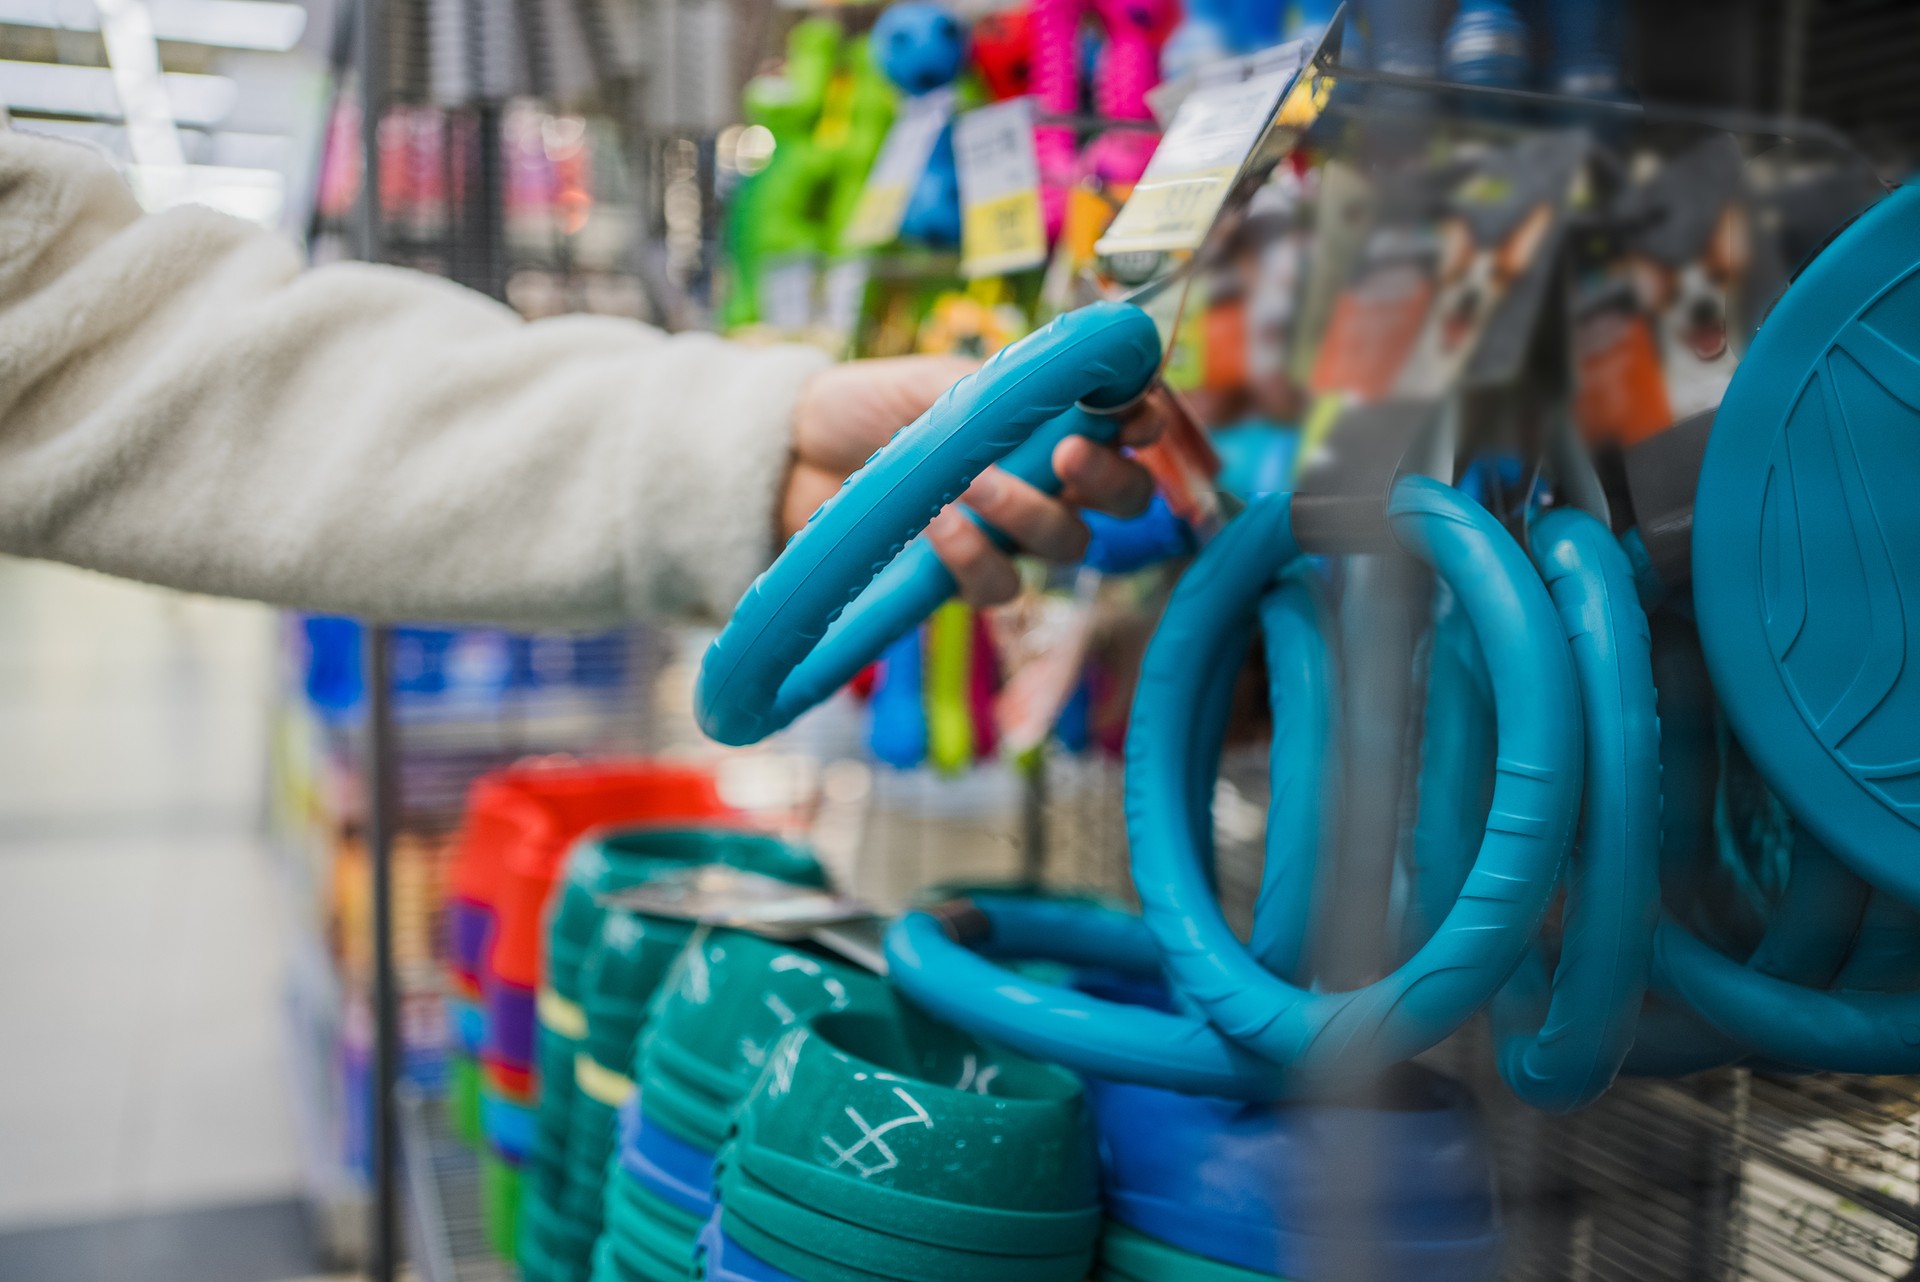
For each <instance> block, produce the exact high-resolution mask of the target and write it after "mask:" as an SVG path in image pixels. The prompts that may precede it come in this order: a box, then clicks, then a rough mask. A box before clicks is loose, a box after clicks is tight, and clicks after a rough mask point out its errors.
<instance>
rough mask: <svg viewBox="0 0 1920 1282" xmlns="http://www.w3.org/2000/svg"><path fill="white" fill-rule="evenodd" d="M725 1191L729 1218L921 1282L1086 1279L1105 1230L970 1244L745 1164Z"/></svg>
mask: <svg viewBox="0 0 1920 1282" xmlns="http://www.w3.org/2000/svg"><path fill="white" fill-rule="evenodd" d="M718 1193H719V1202H720V1205H721V1206H723V1207H725V1208H726V1216H727V1220H728V1222H729V1223H732V1222H733V1221H735V1220H744V1221H745V1222H747V1223H748V1224H751V1225H752V1226H753V1227H754V1228H756V1229H759V1230H760V1231H761V1232H762V1233H765V1234H768V1235H769V1236H772V1237H777V1238H778V1239H779V1240H780V1241H782V1242H785V1243H787V1244H788V1245H789V1246H797V1247H800V1248H802V1249H804V1250H806V1251H808V1252H810V1253H812V1254H816V1255H822V1256H826V1257H828V1258H829V1259H834V1260H841V1261H844V1262H846V1263H849V1264H852V1265H854V1267H856V1268H863V1267H868V1266H873V1267H872V1268H871V1271H873V1272H883V1271H884V1272H886V1273H889V1274H892V1275H894V1276H896V1277H903V1278H912V1279H915V1282H977V1279H979V1278H982V1277H993V1278H995V1279H1004V1280H1005V1282H1080V1279H1082V1278H1084V1277H1086V1274H1087V1268H1088V1267H1089V1266H1090V1265H1091V1264H1092V1263H1093V1243H1094V1238H1095V1237H1096V1236H1097V1233H1098V1229H1097V1227H1096V1228H1095V1229H1094V1230H1092V1231H1089V1232H1086V1233H1084V1234H1082V1235H1081V1236H1082V1244H1081V1245H1080V1246H1077V1247H1073V1248H1070V1249H1068V1250H1066V1251H1063V1252H1049V1253H1048V1254H1045V1255H1026V1254H1011V1253H1007V1252H1001V1251H980V1250H969V1249H967V1248H965V1247H952V1246H943V1245H935V1244H933V1243H929V1242H923V1241H920V1240H919V1239H917V1238H913V1237H905V1236H902V1235H900V1234H897V1233H889V1232H886V1231H884V1230H880V1229H873V1228H868V1227H866V1226H865V1225H862V1224H857V1223H854V1222H853V1221H851V1220H847V1219H844V1218H842V1217H840V1216H838V1215H835V1214H833V1213H832V1212H831V1211H828V1210H823V1209H818V1208H817V1207H815V1206H809V1205H806V1204H803V1203H801V1202H797V1201H795V1200H793V1199H792V1198H788V1197H785V1196H783V1195H781V1194H780V1193H779V1192H777V1191H775V1190H773V1189H770V1188H768V1187H767V1186H766V1185H764V1184H762V1183H761V1182H760V1181H758V1180H756V1179H754V1178H753V1177H752V1176H751V1175H749V1174H748V1173H747V1172H745V1171H742V1170H739V1169H738V1168H727V1169H723V1170H722V1171H721V1172H720V1179H719V1187H718Z"/></svg>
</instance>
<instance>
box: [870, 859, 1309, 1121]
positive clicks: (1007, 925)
mask: <svg viewBox="0 0 1920 1282" xmlns="http://www.w3.org/2000/svg"><path fill="white" fill-rule="evenodd" d="M967 906H968V907H969V908H970V909H972V910H973V911H972V913H971V914H970V915H971V916H973V917H975V919H976V932H975V933H974V935H973V937H971V938H970V939H969V940H968V942H967V943H962V942H958V941H956V940H955V939H954V937H953V936H952V935H949V934H948V933H947V928H946V926H945V925H943V924H942V922H941V921H940V920H939V919H938V918H936V917H935V916H934V915H932V914H931V913H928V912H925V911H915V912H909V913H907V914H906V915H905V916H904V917H902V918H900V920H899V921H897V922H895V923H894V924H893V926H892V927H891V928H890V929H889V930H888V931H887V941H886V952H887V974H888V977H889V979H890V980H891V981H892V982H893V983H894V984H895V985H896V986H897V987H898V988H899V989H900V990H901V992H903V993H905V994H906V996H907V998H908V999H909V1000H910V1001H912V1002H913V1004H914V1005H916V1006H918V1007H920V1008H921V1009H922V1010H925V1011H926V1012H927V1013H928V1014H930V1015H933V1016H934V1017H935V1018H937V1019H941V1020H945V1021H946V1022H948V1023H950V1024H953V1025H955V1026H957V1027H960V1028H964V1029H965V1030H967V1031H968V1032H970V1033H973V1034H974V1035H975V1036H978V1037H983V1038H986V1039H987V1040H989V1041H995V1042H999V1043H1001V1044H1002V1045H1005V1046H1010V1047H1012V1048H1013V1049H1014V1050H1017V1051H1020V1052H1021V1053H1023V1054H1026V1055H1032V1056H1034V1057H1035V1058H1038V1059H1044V1060H1048V1061H1050V1062H1052V1063H1057V1064H1063V1065H1065V1066H1066V1067H1069V1068H1071V1069H1073V1070H1074V1071H1076V1072H1080V1073H1085V1074H1088V1075H1089V1076H1092V1077H1100V1078H1105V1079H1107V1080H1109V1081H1117V1082H1136V1083H1140V1084H1142V1085H1149V1086H1159V1087H1164V1088H1166V1089H1168V1090H1177V1091H1185V1092H1187V1093H1189V1094H1193V1095H1220V1096H1227V1097H1230V1098H1234V1099H1251V1100H1261V1099H1276V1098H1279V1097H1281V1096H1282V1095H1284V1094H1285V1093H1286V1091H1287V1083H1286V1080H1285V1075H1284V1074H1283V1073H1282V1071H1281V1069H1280V1068H1279V1067H1278V1066H1277V1065H1275V1064H1272V1063H1270V1062H1268V1061H1266V1060H1264V1059H1261V1058H1260V1057H1259V1056H1257V1055H1255V1054H1253V1053H1252V1052H1251V1051H1249V1050H1247V1049H1245V1048H1244V1047H1241V1046H1237V1045H1235V1044H1234V1043H1233V1042H1231V1041H1229V1040H1227V1039H1226V1038H1225V1037H1222V1036H1221V1035H1220V1033H1219V1031H1218V1030H1216V1029H1215V1028H1214V1027H1213V1026H1212V1025H1210V1024H1208V1023H1207V1022H1206V1020H1204V1019H1202V1018H1200V1017H1199V1016H1196V1015H1192V1014H1183V1013H1169V1012H1167V1011H1160V1010H1154V1009H1151V1008H1149V1007H1145V1006H1131V1005H1126V1004H1123V1003H1120V1002H1113V1001H1107V1000H1105V999H1103V998H1098V997H1093V996H1089V995H1088V994H1086V993H1082V992H1080V991H1078V990H1076V989H1072V988H1068V987H1067V986H1065V985H1064V984H1051V983H1046V982H1044V981H1041V980H1038V979H1034V978H1031V977H1029V976H1025V975H1016V974H1014V973H1013V972H1011V971H1009V970H1007V969H1006V968H1005V967H1003V966H1001V965H999V964H998V963H997V962H996V961H994V960H991V959H992V958H1005V959H1008V960H1016V959H1017V960H1022V961H1034V960H1045V961H1057V962H1064V963H1067V964H1069V965H1074V966H1081V967H1090V968H1096V969H1100V970H1107V971H1113V972H1117V973H1119V974H1121V975H1123V976H1126V977H1128V978H1132V979H1144V980H1155V979H1158V978H1159V977H1160V974H1161V970H1160V952H1159V948H1158V946H1157V945H1156V944H1155V942H1154V939H1153V935H1152V933H1151V932H1149V931H1148V930H1147V928H1146V926H1145V925H1144V924H1143V923H1142V922H1141V921H1140V919H1139V918H1137V917H1131V916H1128V915H1127V914H1126V913H1122V912H1117V911H1115V910H1114V909H1111V908H1100V907H1097V906H1095V905H1091V904H1066V903H1057V902H1049V901H1047V900H1043V899H1030V898H1018V897H1013V896H998V895H976V896H974V897H972V898H971V899H970V900H969V901H967Z"/></svg>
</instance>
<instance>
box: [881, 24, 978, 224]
mask: <svg viewBox="0 0 1920 1282" xmlns="http://www.w3.org/2000/svg"><path fill="white" fill-rule="evenodd" d="M871 47H872V49H873V52H874V56H875V57H876V59H877V60H878V62H879V65H880V70H881V71H882V72H884V73H885V74H886V77H887V79H889V80H891V81H892V82H893V83H894V84H895V85H897V86H899V88H900V92H902V93H904V94H906V95H908V96H909V97H920V96H922V95H924V94H929V93H932V92H934V91H935V90H937V89H942V88H945V87H946V86H947V85H950V84H952V83H953V81H954V78H955V77H956V76H958V75H959V74H960V69H961V67H962V66H963V65H964V64H965V62H966V53H967V32H966V28H965V27H963V26H962V25H961V24H960V20H959V19H958V18H956V17H955V16H954V15H953V14H952V12H951V11H949V10H948V9H946V8H945V7H944V6H942V5H937V4H928V3H926V2H925V0H907V2H906V3H903V4H896V5H893V6H891V7H889V8H888V9H886V10H885V11H884V12H883V13H882V14H881V15H880V19H879V21H877V22H875V23H874V24H873V36H872V46H871ZM900 235H901V237H902V239H905V240H910V241H916V242H918V243H920V244H923V245H930V246H933V247H935V248H941V249H950V248H952V247H954V246H956V245H958V244H959V243H960V174H959V169H958V168H957V166H956V164H955V162H954V156H953V126H952V125H951V124H948V125H947V127H946V128H944V129H942V130H941V131H940V138H939V141H938V142H936V143H935V144H934V147H933V153H932V155H931V156H929V157H928V159H927V168H926V170H925V172H923V173H922V174H921V175H920V181H919V182H918V183H917V184H916V185H915V186H914V189H913V194H912V195H911V196H910V197H909V198H908V200H907V209H906V213H905V214H904V215H903V216H902V218H901V220H900Z"/></svg>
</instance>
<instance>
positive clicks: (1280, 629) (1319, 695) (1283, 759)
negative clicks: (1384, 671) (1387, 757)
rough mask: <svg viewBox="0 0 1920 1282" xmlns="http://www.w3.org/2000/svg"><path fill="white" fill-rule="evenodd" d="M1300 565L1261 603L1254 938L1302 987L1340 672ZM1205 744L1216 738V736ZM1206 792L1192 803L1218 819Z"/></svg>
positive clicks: (1265, 957) (1332, 773) (1333, 767)
mask: <svg viewBox="0 0 1920 1282" xmlns="http://www.w3.org/2000/svg"><path fill="white" fill-rule="evenodd" d="M1303 570H1304V567H1299V568H1296V570H1295V571H1294V572H1292V573H1289V574H1288V575H1287V576H1286V577H1285V578H1283V579H1282V580H1281V582H1280V585H1279V586H1278V587H1276V588H1274V589H1273V590H1272V591H1271V592H1269V593H1267V595H1266V596H1265V597H1264V598H1263V599H1262V600H1261V602H1260V634H1261V636H1262V638H1263V639H1264V641H1265V653H1266V660H1267V703H1268V706H1269V707H1271V708H1272V709H1273V738H1272V741H1271V746H1270V748H1269V751H1268V754H1267V782H1268V792H1269V795H1270V797H1271V800H1270V801H1269V803H1268V807H1267V844H1266V860H1265V862H1264V866H1263V867H1262V869H1261V877H1260V893H1259V896H1258V897H1257V898H1256V899H1255V900H1254V908H1253V936H1252V939H1251V940H1250V941H1249V943H1250V945H1251V947H1252V949H1253V955H1254V956H1255V957H1257V958H1259V959H1260V964H1261V965H1262V966H1265V967H1266V968H1267V969H1268V970H1269V971H1272V972H1273V973H1274V974H1276V975H1279V976H1280V977H1281V978H1283V979H1287V980H1290V981H1292V982H1294V983H1304V982H1306V980H1307V979H1308V978H1309V977H1310V972H1311V969H1312V960H1313V958H1312V950H1313V937H1312V931H1313V926H1314V923H1315V921H1316V917H1315V912H1314V910H1315V906H1316V904H1315V900H1316V892H1318V890H1319V888H1320V886H1321V884H1322V877H1321V872H1322V870H1323V869H1324V867H1325V864H1326V860H1327V857H1328V855H1329V853H1330V852H1329V850H1328V843H1329V839H1330V832H1329V830H1330V829H1331V828H1332V827H1333V825H1334V824H1335V823H1337V822H1338V817H1339V815H1340V789H1341V783H1342V779H1341V776H1342V771H1341V770H1340V768H1339V763H1340V726H1339V721H1340V716H1339V709H1340V700H1339V695H1338V691H1339V690H1340V669H1339V661H1338V657H1337V654H1336V649H1335V647H1334V646H1332V645H1330V644H1329V643H1328V637H1329V636H1331V635H1332V633H1333V628H1334V622H1333V611H1332V610H1331V609H1329V608H1328V606H1327V602H1326V599H1325V596H1324V594H1323V593H1322V592H1321V591H1320V589H1319V587H1318V585H1317V584H1316V583H1315V582H1314V580H1313V578H1312V576H1311V575H1310V574H1308V573H1305V572H1303ZM1202 733H1203V734H1206V735H1207V739H1206V742H1212V741H1213V740H1214V739H1215V738H1216V737H1218V736H1215V735H1213V734H1212V733H1211V732H1210V731H1203V732H1202ZM1208 784H1209V792H1208V794H1207V795H1205V796H1203V797H1197V798H1196V799H1195V800H1196V801H1197V802H1199V803H1200V808H1201V813H1204V814H1206V815H1208V816H1211V814H1212V796H1211V784H1212V780H1208Z"/></svg>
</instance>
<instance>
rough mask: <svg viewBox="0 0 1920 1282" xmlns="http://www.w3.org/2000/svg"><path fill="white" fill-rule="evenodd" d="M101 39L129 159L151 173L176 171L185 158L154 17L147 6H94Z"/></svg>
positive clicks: (106, 1) (128, 1)
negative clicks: (155, 35)
mask: <svg viewBox="0 0 1920 1282" xmlns="http://www.w3.org/2000/svg"><path fill="white" fill-rule="evenodd" d="M96 5H97V7H98V8H99V10H100V36H101V39H102V40H103V41H105V43H106V46H107V69H108V70H109V71H111V72H112V73H113V87H114V90H115V92H117V93H118V94H119V95H120V115H121V116H122V117H123V118H124V119H125V120H126V122H127V145H128V146H129V147H131V148H132V149H133V158H134V160H136V161H137V162H139V163H140V164H142V165H146V166H148V167H150V168H154V169H181V168H184V167H185V166H186V163H187V154H186V152H184V151H182V150H181V148H180V131H179V129H177V128H175V126H174V123H173V103H172V102H171V101H169V99H168V97H167V86H166V82H165V81H163V80H162V79H161V78H160V46H159V44H158V43H157V42H155V40H154V38H153V15H152V14H150V13H148V12H147V4H146V0H96Z"/></svg>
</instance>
